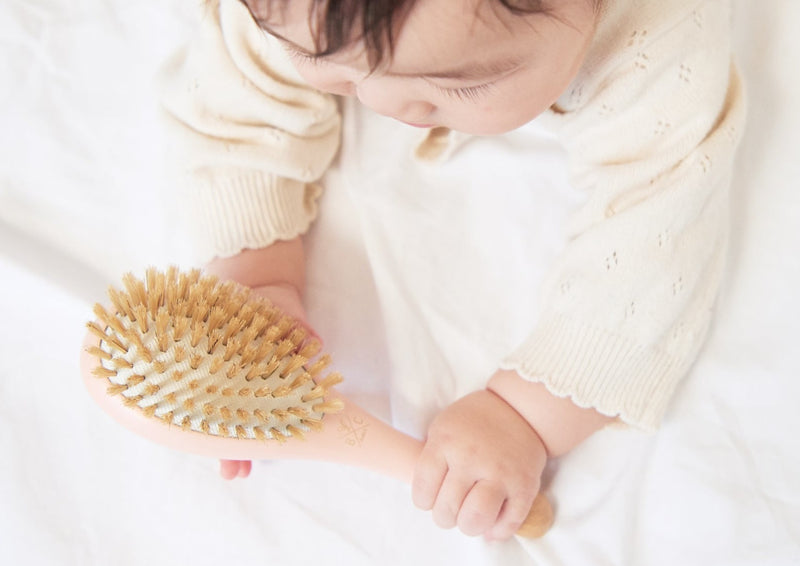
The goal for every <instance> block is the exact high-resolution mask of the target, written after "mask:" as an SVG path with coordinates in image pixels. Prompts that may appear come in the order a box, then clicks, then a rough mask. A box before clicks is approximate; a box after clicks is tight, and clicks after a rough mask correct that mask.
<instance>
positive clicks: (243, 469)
mask: <svg viewBox="0 0 800 566" xmlns="http://www.w3.org/2000/svg"><path fill="white" fill-rule="evenodd" d="M252 468H253V462H251V461H250V460H240V461H239V473H238V474H237V475H238V476H239V477H240V478H246V477H247V476H249V475H250V470H251V469H252Z"/></svg>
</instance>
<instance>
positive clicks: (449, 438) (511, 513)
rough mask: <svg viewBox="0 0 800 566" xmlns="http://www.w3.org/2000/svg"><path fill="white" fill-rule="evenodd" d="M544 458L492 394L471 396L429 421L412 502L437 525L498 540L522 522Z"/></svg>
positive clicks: (534, 437) (529, 431) (534, 439)
mask: <svg viewBox="0 0 800 566" xmlns="http://www.w3.org/2000/svg"><path fill="white" fill-rule="evenodd" d="M546 460H547V452H546V450H545V447H544V444H543V443H542V441H541V439H540V438H539V436H538V434H537V433H536V431H535V430H534V429H533V428H532V427H531V426H530V425H529V424H528V422H527V421H526V420H525V419H524V418H522V417H521V416H520V415H519V413H517V412H516V411H515V410H514V409H513V408H512V407H511V406H510V405H508V404H507V403H506V402H505V401H504V400H503V399H501V398H500V397H499V396H497V395H496V394H494V393H492V392H491V391H488V390H483V391H476V392H474V393H471V394H469V395H467V396H466V397H462V398H461V399H459V400H458V401H456V402H455V403H453V404H452V405H450V406H449V407H447V408H446V409H445V410H444V411H442V412H441V413H440V414H439V415H438V416H437V417H436V418H435V419H434V421H433V423H432V424H431V426H430V429H429V430H428V438H427V441H426V443H425V447H424V448H423V451H422V455H421V456H420V458H419V461H418V463H417V467H416V470H415V473H414V480H413V483H412V497H413V500H414V504H415V505H416V506H417V507H419V508H421V509H424V510H426V511H428V510H433V520H434V522H435V523H436V524H437V525H439V526H440V527H442V528H445V529H449V528H452V527H455V526H458V528H459V529H461V531H462V532H463V533H464V534H467V535H470V536H476V535H481V534H482V535H484V536H485V537H486V538H487V539H488V540H504V539H507V538H510V537H511V536H513V535H514V533H515V532H516V531H517V529H519V527H520V525H521V524H522V522H523V521H524V520H525V518H526V517H527V514H528V511H529V510H530V507H531V505H532V503H533V500H534V498H535V497H536V494H537V493H538V492H539V486H540V480H541V474H542V470H543V469H544V465H545V463H546Z"/></svg>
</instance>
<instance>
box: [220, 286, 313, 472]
mask: <svg viewBox="0 0 800 566" xmlns="http://www.w3.org/2000/svg"><path fill="white" fill-rule="evenodd" d="M252 291H253V293H254V294H257V295H261V296H262V297H266V298H267V299H269V300H270V301H271V302H272V304H273V305H275V306H276V307H278V308H279V309H281V311H282V312H283V313H285V314H287V315H289V316H291V317H292V318H294V319H295V320H297V321H298V322H299V323H300V324H301V325H303V326H304V327H306V329H307V330H308V332H309V335H310V336H314V337H316V334H315V333H314V331H313V330H312V329H311V328H310V327H308V324H307V322H306V312H305V308H304V307H303V302H302V299H301V297H300V292H299V291H298V290H297V289H295V288H294V287H292V286H290V285H264V286H261V287H253V288H252ZM251 469H252V462H251V461H250V460H220V461H219V475H220V476H221V477H222V479H226V480H232V479H236V478H246V477H248V476H249V475H250V470H251Z"/></svg>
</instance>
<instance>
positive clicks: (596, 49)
mask: <svg viewBox="0 0 800 566" xmlns="http://www.w3.org/2000/svg"><path fill="white" fill-rule="evenodd" d="M607 4H608V7H607V8H606V13H604V14H603V15H602V20H601V24H600V27H599V29H598V31H597V35H596V37H595V40H594V44H593V46H592V48H591V50H590V55H589V57H588V58H587V60H586V62H585V64H584V67H583V70H582V71H581V72H580V73H579V75H578V77H577V78H576V80H575V81H574V83H573V84H572V85H571V87H570V89H569V90H568V91H567V92H566V93H565V94H564V95H563V96H562V98H561V99H560V100H559V101H558V103H557V104H556V105H555V106H554V107H553V108H552V109H551V111H550V112H549V114H548V115H547V116H545V117H543V119H544V120H545V121H546V122H549V124H550V125H551V126H552V128H553V129H554V130H555V131H556V132H557V133H558V134H559V135H560V137H561V139H562V140H563V141H564V144H565V146H566V149H567V152H568V154H569V156H570V158H569V159H570V175H571V178H572V181H573V184H574V185H575V186H576V187H577V188H579V189H581V190H584V191H585V195H586V198H585V201H584V203H583V204H582V205H581V207H580V208H579V209H578V210H576V211H575V212H574V214H573V215H572V217H571V219H570V222H569V225H568V228H567V234H566V236H567V243H566V245H565V248H564V250H563V252H562V253H561V254H560V256H559V258H558V260H557V262H556V264H555V266H554V267H553V269H552V271H551V272H550V273H549V274H548V277H547V279H546V281H545V283H544V290H543V304H542V306H541V317H540V320H539V322H538V324H537V327H536V328H535V329H534V331H533V332H532V334H531V335H530V336H529V337H528V338H527V339H526V340H525V341H524V343H522V344H521V345H520V346H519V347H518V348H517V349H516V351H514V352H513V353H512V354H510V355H509V356H508V357H507V359H506V360H504V362H503V364H502V365H503V367H505V368H507V369H515V370H516V371H517V372H518V373H520V374H521V375H522V376H523V377H525V378H527V379H529V380H532V381H537V382H542V383H544V384H545V385H546V386H547V387H548V389H549V390H550V391H551V392H552V393H554V394H555V395H558V396H561V397H566V396H568V397H570V398H571V399H572V400H573V401H574V402H575V403H576V404H578V405H580V406H583V407H593V408H595V409H597V410H598V411H599V412H601V413H603V414H606V415H609V416H619V417H620V418H621V419H622V420H623V421H624V422H626V423H628V424H631V425H634V426H636V427H639V428H642V429H645V430H652V429H655V428H657V426H658V425H659V423H660V421H661V419H662V417H663V414H664V412H665V410H666V408H667V406H668V403H669V400H670V398H671V396H672V394H673V392H674V390H675V388H676V386H677V384H678V383H679V382H680V380H681V379H682V378H683V377H684V376H685V375H686V373H687V372H688V370H689V368H690V366H691V364H692V363H693V361H694V360H695V358H696V357H697V355H698V353H699V351H700V348H701V345H702V342H703V340H704V337H705V335H706V334H707V331H708V328H709V323H710V320H711V313H712V308H713V303H714V300H715V296H716V294H717V291H718V287H719V285H720V280H721V276H722V273H723V269H724V262H725V256H726V241H727V234H728V192H729V183H730V170H731V168H732V159H733V154H734V151H735V148H736V145H737V140H738V139H739V136H740V131H741V129H742V125H743V119H744V100H743V93H742V88H741V84H740V81H739V77H738V75H737V73H736V70H735V68H734V67H733V66H732V64H731V55H730V48H729V38H728V36H729V29H728V28H729V26H730V13H729V9H728V5H727V2H726V1H724V0H721V1H720V0H710V1H706V2H690V1H686V0H671V1H664V2H637V1H634V0H619V1H617V2H613V1H612V2H609V3H607ZM633 4H635V6H632V5H633Z"/></svg>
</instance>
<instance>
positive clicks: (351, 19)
mask: <svg viewBox="0 0 800 566" xmlns="http://www.w3.org/2000/svg"><path fill="white" fill-rule="evenodd" d="M242 1H243V2H244V0H242ZM290 1H291V0H259V2H260V3H259V5H258V12H259V14H255V13H254V16H255V17H256V19H261V20H262V21H263V20H266V19H267V18H268V17H269V13H270V12H271V7H272V5H273V4H274V3H275V2H278V3H280V4H281V5H282V6H285V4H286V3H288V2H290ZM493 1H496V2H499V3H500V4H501V5H502V6H503V7H504V8H506V9H507V10H509V11H510V12H511V13H514V14H533V13H539V12H546V11H547V10H546V8H545V6H544V4H545V2H544V1H543V0H493ZM415 2H416V0H313V1H312V2H311V6H310V8H309V14H308V18H309V20H308V21H309V23H310V24H311V30H312V32H313V34H314V48H315V53H316V56H317V57H325V56H326V55H331V54H333V53H336V52H337V51H339V50H340V49H342V48H343V47H346V46H347V45H349V44H350V43H352V41H353V40H354V38H355V40H360V41H363V42H364V47H365V49H366V52H367V59H368V61H369V64H370V66H371V67H372V68H373V69H374V68H375V67H377V66H378V65H379V64H380V63H381V61H382V60H383V58H384V57H385V55H386V54H387V53H388V55H389V56H390V57H391V54H392V51H393V49H394V33H395V31H396V29H397V26H398V25H399V24H402V20H403V18H405V16H406V15H407V14H408V12H409V11H410V10H411V8H412V7H413V5H414V3H415ZM245 3H246V2H245ZM246 4H247V3H246ZM248 7H250V9H251V12H252V7H251V6H250V5H249V4H248ZM356 24H358V28H359V29H356Z"/></svg>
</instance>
